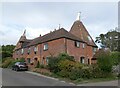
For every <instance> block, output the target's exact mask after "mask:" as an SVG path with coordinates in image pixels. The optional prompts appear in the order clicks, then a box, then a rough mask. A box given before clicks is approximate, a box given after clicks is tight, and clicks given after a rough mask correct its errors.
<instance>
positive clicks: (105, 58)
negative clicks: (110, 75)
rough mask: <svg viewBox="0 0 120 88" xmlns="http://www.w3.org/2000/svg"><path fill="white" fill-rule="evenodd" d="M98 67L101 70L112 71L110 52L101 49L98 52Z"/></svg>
mask: <svg viewBox="0 0 120 88" xmlns="http://www.w3.org/2000/svg"><path fill="white" fill-rule="evenodd" d="M97 64H98V67H99V68H100V69H101V70H102V71H103V72H111V71H112V60H111V58H110V53H109V52H106V51H102V52H100V53H99V56H98V58H97Z"/></svg>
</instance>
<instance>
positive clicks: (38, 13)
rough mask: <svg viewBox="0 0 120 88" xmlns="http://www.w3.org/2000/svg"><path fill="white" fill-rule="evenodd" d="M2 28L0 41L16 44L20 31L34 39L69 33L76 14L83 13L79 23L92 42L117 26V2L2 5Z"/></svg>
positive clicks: (0, 28)
mask: <svg viewBox="0 0 120 88" xmlns="http://www.w3.org/2000/svg"><path fill="white" fill-rule="evenodd" d="M2 10H3V11H2V13H3V17H2V18H3V20H2V22H3V25H2V26H1V25H0V40H2V42H3V44H16V42H17V41H18V39H19V38H20V36H21V35H22V33H23V31H24V30H25V29H26V30H27V38H30V39H33V38H35V37H38V36H39V35H40V34H42V35H44V34H46V33H49V32H50V31H52V30H54V29H55V28H58V24H61V27H64V28H65V29H66V30H68V31H69V30H70V27H71V26H72V24H73V22H74V21H75V19H76V16H77V12H78V11H82V17H81V19H82V22H83V23H84V25H85V27H86V28H87V29H88V32H89V33H90V34H91V36H92V37H93V39H94V40H95V37H96V36H99V34H100V33H106V32H107V31H108V30H110V29H111V28H115V27H116V25H117V19H118V18H117V3H48V2H47V3H40V2H38V3H35V2H31V3H3V9H2Z"/></svg>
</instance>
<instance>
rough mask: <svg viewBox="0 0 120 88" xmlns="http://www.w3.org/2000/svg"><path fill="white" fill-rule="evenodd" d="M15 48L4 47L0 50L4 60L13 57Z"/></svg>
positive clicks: (10, 46) (11, 46) (12, 46)
mask: <svg viewBox="0 0 120 88" xmlns="http://www.w3.org/2000/svg"><path fill="white" fill-rule="evenodd" d="M14 48H15V46H14V45H6V46H5V45H2V47H1V48H0V55H2V58H6V57H12V53H13V49H14Z"/></svg>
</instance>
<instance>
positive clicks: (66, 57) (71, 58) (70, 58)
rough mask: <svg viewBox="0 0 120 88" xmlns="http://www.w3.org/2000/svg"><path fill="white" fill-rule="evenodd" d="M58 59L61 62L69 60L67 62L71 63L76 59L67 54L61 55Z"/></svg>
mask: <svg viewBox="0 0 120 88" xmlns="http://www.w3.org/2000/svg"><path fill="white" fill-rule="evenodd" d="M58 59H59V60H65V59H67V60H70V61H75V60H74V58H73V57H71V56H69V55H68V54H67V53H60V54H59V55H58Z"/></svg>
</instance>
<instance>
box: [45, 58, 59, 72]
mask: <svg viewBox="0 0 120 88" xmlns="http://www.w3.org/2000/svg"><path fill="white" fill-rule="evenodd" d="M58 62H59V59H58V58H57V57H49V62H48V65H47V66H48V68H49V69H50V71H51V72H54V73H57V72H58V70H59V69H58V66H57V64H58Z"/></svg>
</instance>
